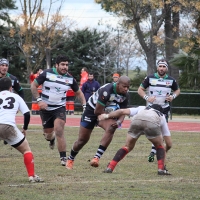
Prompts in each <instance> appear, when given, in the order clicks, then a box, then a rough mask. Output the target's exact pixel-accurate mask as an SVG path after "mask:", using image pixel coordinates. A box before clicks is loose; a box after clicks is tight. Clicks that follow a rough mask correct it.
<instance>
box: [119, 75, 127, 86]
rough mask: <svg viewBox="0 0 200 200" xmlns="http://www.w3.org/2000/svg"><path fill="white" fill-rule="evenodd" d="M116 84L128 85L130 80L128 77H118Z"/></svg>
mask: <svg viewBox="0 0 200 200" xmlns="http://www.w3.org/2000/svg"><path fill="white" fill-rule="evenodd" d="M118 82H119V83H127V84H130V78H129V77H128V76H120V77H119V80H118Z"/></svg>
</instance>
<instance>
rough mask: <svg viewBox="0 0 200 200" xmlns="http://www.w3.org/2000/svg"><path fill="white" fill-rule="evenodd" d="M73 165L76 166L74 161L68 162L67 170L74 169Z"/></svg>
mask: <svg viewBox="0 0 200 200" xmlns="http://www.w3.org/2000/svg"><path fill="white" fill-rule="evenodd" d="M73 165H74V160H67V162H66V168H67V169H73Z"/></svg>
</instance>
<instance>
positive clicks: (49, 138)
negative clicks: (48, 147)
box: [43, 131, 55, 141]
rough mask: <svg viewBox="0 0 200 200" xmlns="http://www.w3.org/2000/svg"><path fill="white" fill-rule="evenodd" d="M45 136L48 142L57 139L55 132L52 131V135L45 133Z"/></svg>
mask: <svg viewBox="0 0 200 200" xmlns="http://www.w3.org/2000/svg"><path fill="white" fill-rule="evenodd" d="M43 135H44V138H45V139H46V140H47V141H51V140H53V139H55V131H52V132H51V133H43Z"/></svg>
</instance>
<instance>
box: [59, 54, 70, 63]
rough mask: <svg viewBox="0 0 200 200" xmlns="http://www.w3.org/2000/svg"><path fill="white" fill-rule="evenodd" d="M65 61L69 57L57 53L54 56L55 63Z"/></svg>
mask: <svg viewBox="0 0 200 200" xmlns="http://www.w3.org/2000/svg"><path fill="white" fill-rule="evenodd" d="M66 61H69V59H68V57H67V56H64V55H58V56H57V58H56V64H59V63H61V62H66Z"/></svg>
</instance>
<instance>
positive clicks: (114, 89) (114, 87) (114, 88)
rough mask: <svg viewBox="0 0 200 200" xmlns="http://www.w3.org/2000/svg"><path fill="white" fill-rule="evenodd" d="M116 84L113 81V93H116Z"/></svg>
mask: <svg viewBox="0 0 200 200" xmlns="http://www.w3.org/2000/svg"><path fill="white" fill-rule="evenodd" d="M116 85H117V84H116V83H113V91H114V93H115V94H117V86H116Z"/></svg>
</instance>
